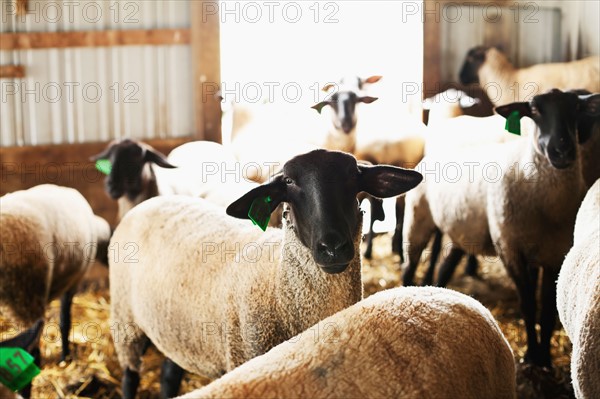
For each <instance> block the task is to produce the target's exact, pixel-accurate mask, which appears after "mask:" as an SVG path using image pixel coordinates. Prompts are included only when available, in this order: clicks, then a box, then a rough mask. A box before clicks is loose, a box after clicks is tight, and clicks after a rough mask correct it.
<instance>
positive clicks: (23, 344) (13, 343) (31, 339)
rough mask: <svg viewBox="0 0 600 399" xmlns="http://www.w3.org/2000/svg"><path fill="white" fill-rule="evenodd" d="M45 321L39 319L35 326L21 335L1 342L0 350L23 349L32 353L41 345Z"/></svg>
mask: <svg viewBox="0 0 600 399" xmlns="http://www.w3.org/2000/svg"><path fill="white" fill-rule="evenodd" d="M43 326H44V319H38V320H37V321H36V322H35V324H34V325H33V326H31V327H29V328H28V329H27V330H25V331H23V332H22V333H21V334H19V335H17V336H16V337H13V338H11V339H8V340H6V341H2V342H0V348H22V349H25V350H26V351H28V352H29V351H31V350H32V349H33V348H34V346H35V345H36V344H37V343H39V341H40V335H41V332H42V327H43Z"/></svg>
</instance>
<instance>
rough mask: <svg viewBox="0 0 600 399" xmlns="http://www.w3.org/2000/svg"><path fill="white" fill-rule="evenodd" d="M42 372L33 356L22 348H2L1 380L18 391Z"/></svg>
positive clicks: (0, 353)
mask: <svg viewBox="0 0 600 399" xmlns="http://www.w3.org/2000/svg"><path fill="white" fill-rule="evenodd" d="M39 373H40V369H39V368H38V367H37V366H36V365H35V363H34V359H33V356H31V355H30V354H29V353H27V351H25V350H24V349H21V348H0V382H1V383H2V384H4V385H6V386H7V387H8V388H9V389H10V390H12V391H14V392H17V391H20V390H21V389H23V388H25V387H26V386H27V385H28V384H29V383H30V382H31V380H33V377H35V376H36V375H38V374H39Z"/></svg>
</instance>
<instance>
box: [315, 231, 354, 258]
mask: <svg viewBox="0 0 600 399" xmlns="http://www.w3.org/2000/svg"><path fill="white" fill-rule="evenodd" d="M349 244H350V243H349V242H348V240H345V239H343V238H342V237H340V236H338V235H329V236H327V237H325V238H324V239H322V240H320V241H319V243H318V244H317V250H318V251H319V252H321V254H322V255H324V256H326V257H328V258H332V259H334V258H336V257H338V256H339V255H341V254H343V253H344V252H345V250H346V249H347V248H348V247H349Z"/></svg>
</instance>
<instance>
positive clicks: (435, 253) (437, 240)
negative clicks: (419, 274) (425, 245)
mask: <svg viewBox="0 0 600 399" xmlns="http://www.w3.org/2000/svg"><path fill="white" fill-rule="evenodd" d="M441 250H442V232H441V231H440V229H437V230H436V232H435V236H434V237H433V243H432V244H431V256H430V257H429V267H428V268H427V273H425V277H424V278H423V285H433V274H434V273H435V265H436V264H437V261H438V259H439V257H440V251H441Z"/></svg>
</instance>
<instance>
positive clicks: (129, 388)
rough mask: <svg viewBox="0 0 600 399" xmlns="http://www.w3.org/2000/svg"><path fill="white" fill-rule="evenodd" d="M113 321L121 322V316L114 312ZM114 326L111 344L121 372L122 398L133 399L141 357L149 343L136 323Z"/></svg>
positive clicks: (138, 382) (138, 377) (138, 381)
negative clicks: (115, 352) (113, 346)
mask: <svg viewBox="0 0 600 399" xmlns="http://www.w3.org/2000/svg"><path fill="white" fill-rule="evenodd" d="M129 319H131V318H129ZM115 320H123V317H122V315H119V314H118V312H115ZM115 324H116V327H117V328H116V329H114V330H113V331H112V332H113V342H114V344H115V349H116V351H117V356H118V358H119V364H120V365H121V370H123V377H122V379H121V389H122V391H123V398H125V399H134V398H135V394H136V392H137V389H138V386H139V384H140V374H139V370H140V366H141V364H142V356H143V355H144V353H145V352H146V350H147V349H148V347H149V346H150V344H151V342H150V339H148V337H147V336H146V335H145V334H144V332H143V331H142V330H141V329H140V328H139V327H138V326H137V324H136V323H133V322H122V321H116V322H115Z"/></svg>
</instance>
